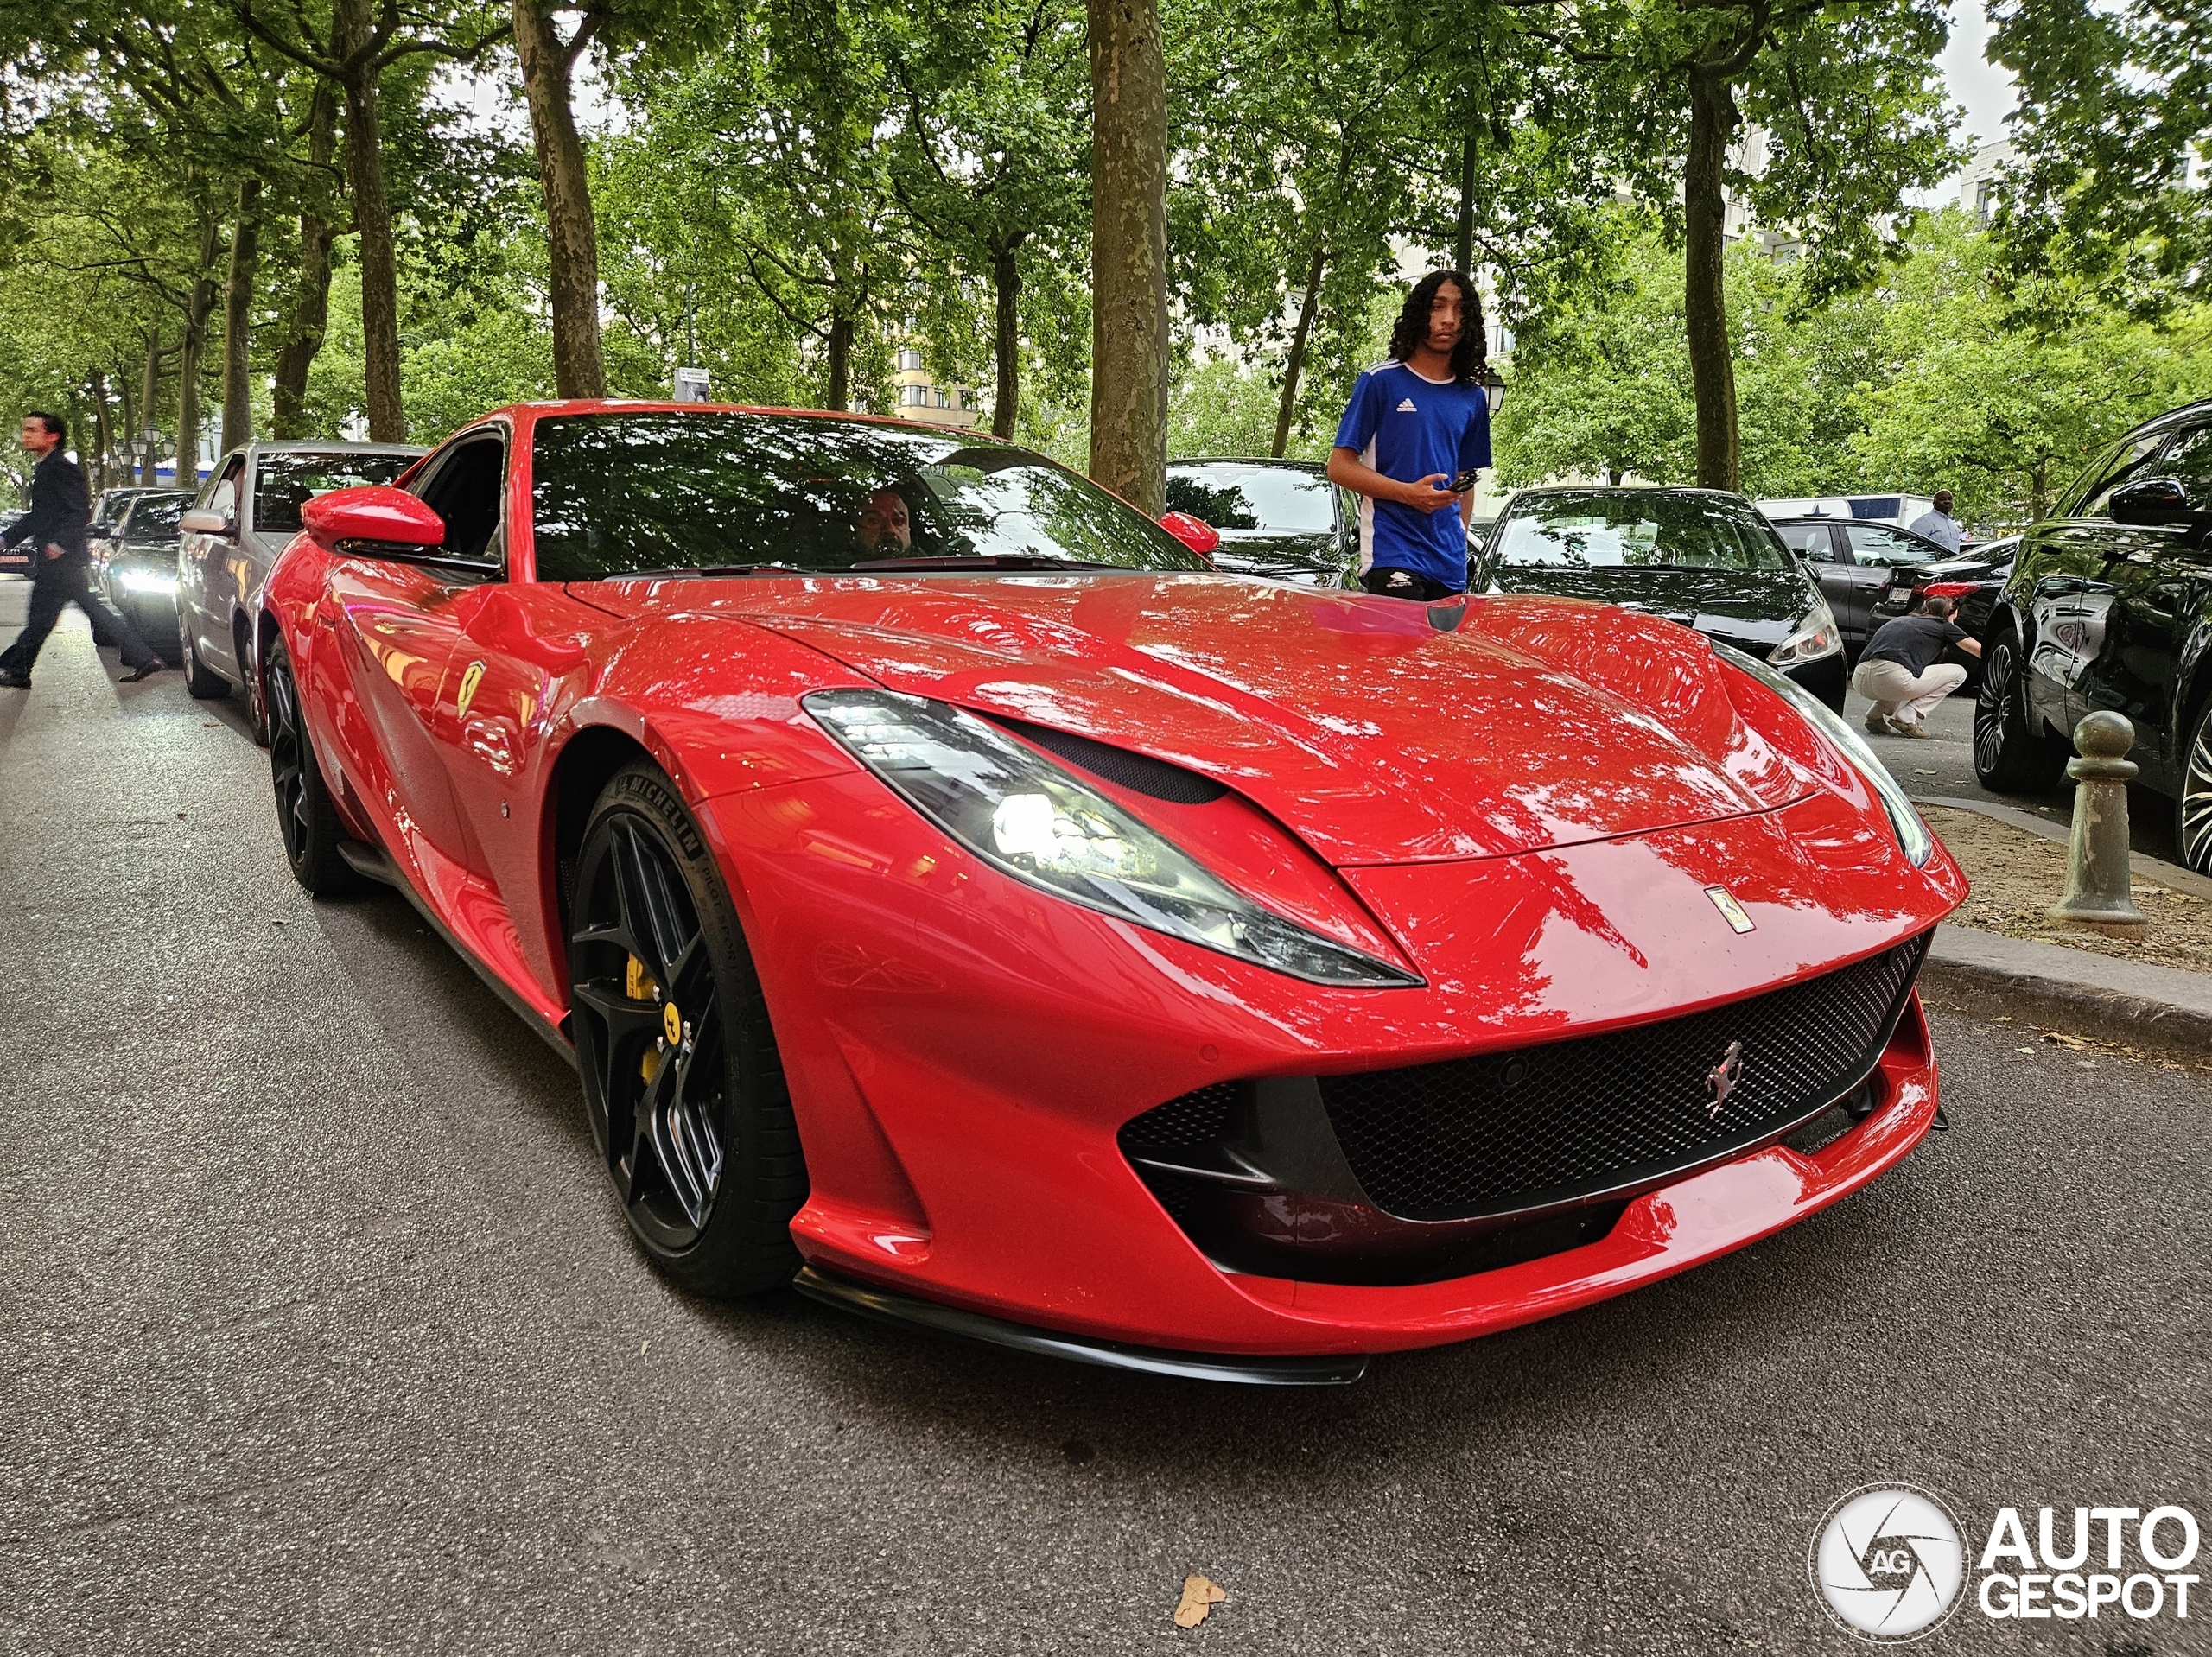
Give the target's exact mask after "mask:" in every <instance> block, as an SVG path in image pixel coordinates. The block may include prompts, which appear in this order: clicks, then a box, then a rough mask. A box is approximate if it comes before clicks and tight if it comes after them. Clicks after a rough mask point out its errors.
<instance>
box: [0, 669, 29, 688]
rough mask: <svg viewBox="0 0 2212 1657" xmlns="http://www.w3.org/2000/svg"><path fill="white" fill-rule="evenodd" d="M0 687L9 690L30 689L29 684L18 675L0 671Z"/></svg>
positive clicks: (27, 680)
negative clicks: (3, 686)
mask: <svg viewBox="0 0 2212 1657" xmlns="http://www.w3.org/2000/svg"><path fill="white" fill-rule="evenodd" d="M0 685H5V686H6V687H7V688H8V689H10V690H29V689H30V688H31V682H30V681H29V679H27V678H25V677H24V676H22V674H20V673H10V672H7V671H5V670H0Z"/></svg>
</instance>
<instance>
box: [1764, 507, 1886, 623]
mask: <svg viewBox="0 0 2212 1657" xmlns="http://www.w3.org/2000/svg"><path fill="white" fill-rule="evenodd" d="M1774 532H1775V533H1776V534H1777V535H1778V536H1781V537H1782V544H1783V545H1784V546H1785V547H1788V548H1789V549H1790V551H1792V552H1794V553H1796V555H1797V556H1799V557H1800V558H1802V559H1803V560H1804V561H1805V568H1806V570H1807V571H1808V573H1809V574H1810V575H1812V577H1813V580H1814V581H1815V584H1817V585H1818V586H1819V587H1820V589H1821V597H1822V598H1824V599H1826V600H1827V601H1828V609H1829V611H1830V612H1831V613H1834V617H1835V625H1837V627H1838V628H1840V630H1841V631H1842V633H1843V636H1844V638H1846V639H1847V640H1848V641H1850V642H1851V643H1852V644H1859V643H1860V642H1862V641H1863V640H1864V638H1865V637H1866V621H1865V619H1864V618H1863V617H1856V616H1853V613H1852V610H1851V605H1852V599H1853V595H1854V594H1855V593H1856V591H1857V588H1856V587H1853V584H1852V580H1851V555H1850V554H1849V553H1848V552H1847V551H1845V550H1844V549H1843V547H1842V544H1841V542H1840V539H1839V537H1838V536H1837V535H1836V532H1835V526H1834V524H1823V523H1821V522H1820V521H1818V520H1817V519H1800V520H1798V521H1797V522H1796V523H1791V524H1776V525H1775V526H1774Z"/></svg>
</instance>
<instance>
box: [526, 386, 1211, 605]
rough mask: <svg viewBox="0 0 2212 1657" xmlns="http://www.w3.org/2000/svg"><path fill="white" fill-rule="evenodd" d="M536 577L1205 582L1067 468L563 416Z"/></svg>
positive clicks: (837, 437)
mask: <svg viewBox="0 0 2212 1657" xmlns="http://www.w3.org/2000/svg"><path fill="white" fill-rule="evenodd" d="M531 506H532V519H533V521H532V525H531V529H532V536H533V540H534V543H535V545H536V548H537V576H538V579H539V580H540V581H601V580H605V579H607V578H609V577H613V576H620V575H632V574H637V573H639V572H647V571H650V572H656V573H658V572H666V571H682V570H700V571H721V572H735V571H740V570H746V569H750V568H758V567H760V566H777V567H779V568H796V569H801V570H849V569H892V568H899V567H900V566H902V565H907V566H910V567H928V566H931V565H934V566H936V567H938V568H981V569H986V570H988V569H990V568H1004V569H1019V568H1031V569H1035V568H1055V567H1059V566H1069V565H1071V566H1076V567H1082V566H1092V565H1095V566H1103V567H1107V568H1118V569H1204V568H1207V565H1206V563H1205V560H1203V559H1201V558H1200V557H1199V556H1198V555H1197V554H1196V553H1193V552H1192V551H1191V550H1190V549H1188V548H1187V547H1185V546H1184V544H1183V543H1181V542H1179V541H1178V540H1177V539H1175V537H1174V536H1172V535H1170V534H1168V533H1167V531H1166V530H1163V529H1161V528H1160V526H1159V525H1158V524H1154V522H1153V521H1152V520H1151V519H1150V518H1148V517H1145V516H1143V514H1141V513H1140V512H1137V511H1134V510H1133V509H1131V508H1130V507H1128V505H1124V504H1123V503H1122V502H1121V501H1119V500H1117V499H1116V498H1114V497H1113V496H1111V495H1109V494H1108V493H1107V492H1105V491H1104V490H1103V489H1100V488H1099V487H1097V486H1096V485H1094V484H1091V483H1089V482H1087V481H1085V480H1084V479H1082V478H1079V477H1077V476H1076V474H1075V473H1072V472H1070V471H1068V470H1067V469H1066V468H1065V467H1061V466H1058V465H1056V464H1054V463H1053V462H1052V461H1051V460H1046V459H1045V458H1044V457H1043V456H1042V455H1039V454H1031V453H1030V452H1029V451H1028V450H1027V449H1020V448H1014V447H1012V446H1011V445H1008V444H1002V443H998V442H993V441H979V440H977V439H976V438H973V437H969V436H967V435H963V434H962V433H958V432H951V433H947V432H943V431H937V430H929V429H913V428H910V427H902V426H894V425H889V424H878V423H875V422H861V421H848V420H825V419H821V418H817V417H810V416H802V415H773V414H733V413H724V412H721V411H710V412H702V413H698V414H677V413H673V412H670V411H665V410H659V411H653V410H641V411H639V412H638V413H635V414H625V413H609V414H593V415H557V416H550V417H549V418H546V419H543V420H541V421H539V422H537V435H536V437H535V438H534V440H533V442H532V447H531Z"/></svg>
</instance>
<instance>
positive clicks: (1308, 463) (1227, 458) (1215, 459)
mask: <svg viewBox="0 0 2212 1657" xmlns="http://www.w3.org/2000/svg"><path fill="white" fill-rule="evenodd" d="M1179 466H1251V467H1279V468H1281V469H1282V470H1284V471H1287V472H1310V473H1322V472H1325V470H1326V469H1327V468H1326V467H1324V466H1322V464H1321V463H1320V462H1319V460H1287V459H1284V460H1278V459H1276V458H1275V457H1274V456H1273V455H1266V454H1262V455H1248V454H1186V455H1185V456H1183V457H1182V458H1181V459H1180V460H1170V461H1169V462H1168V463H1167V469H1168V470H1169V471H1170V472H1173V470H1174V469H1175V468H1176V467H1179Z"/></svg>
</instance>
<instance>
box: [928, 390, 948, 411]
mask: <svg viewBox="0 0 2212 1657" xmlns="http://www.w3.org/2000/svg"><path fill="white" fill-rule="evenodd" d="M931 403H933V405H934V406H935V407H937V408H939V409H942V408H944V406H945V401H944V392H943V391H937V392H934V393H933V394H932V397H931Z"/></svg>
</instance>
